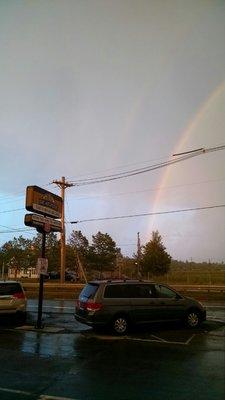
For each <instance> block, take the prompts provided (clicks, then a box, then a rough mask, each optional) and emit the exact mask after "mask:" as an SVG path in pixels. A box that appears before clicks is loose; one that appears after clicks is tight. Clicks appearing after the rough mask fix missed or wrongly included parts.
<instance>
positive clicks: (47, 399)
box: [39, 394, 77, 400]
mask: <svg viewBox="0 0 225 400" xmlns="http://www.w3.org/2000/svg"><path fill="white" fill-rule="evenodd" d="M39 399H40V400H77V399H74V398H72V397H57V396H48V395H45V394H42V395H41V396H40V397H39Z"/></svg>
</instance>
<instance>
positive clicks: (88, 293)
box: [80, 283, 99, 299]
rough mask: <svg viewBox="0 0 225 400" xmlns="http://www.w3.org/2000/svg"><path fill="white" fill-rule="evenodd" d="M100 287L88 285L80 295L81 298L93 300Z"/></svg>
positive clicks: (94, 284) (92, 284)
mask: <svg viewBox="0 0 225 400" xmlns="http://www.w3.org/2000/svg"><path fill="white" fill-rule="evenodd" d="M98 287H99V285H98V284H96V283H88V284H87V285H86V286H85V287H84V288H83V290H82V291H81V293H80V299H81V298H84V297H85V298H87V299H93V298H94V296H95V293H96V292H97V290H98Z"/></svg>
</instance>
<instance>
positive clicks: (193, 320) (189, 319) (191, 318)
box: [185, 310, 201, 328]
mask: <svg viewBox="0 0 225 400" xmlns="http://www.w3.org/2000/svg"><path fill="white" fill-rule="evenodd" d="M185 322H186V325H187V326H188V327H189V328H197V327H198V326H199V325H200V323H201V320H200V316H199V313H198V312H197V311H195V310H190V311H189V312H188V313H187V315H186V320H185Z"/></svg>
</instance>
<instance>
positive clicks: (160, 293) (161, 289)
mask: <svg viewBox="0 0 225 400" xmlns="http://www.w3.org/2000/svg"><path fill="white" fill-rule="evenodd" d="M155 288H156V293H157V297H160V298H170V299H171V298H175V297H176V292H174V291H173V290H171V289H169V288H168V287H166V286H163V285H155Z"/></svg>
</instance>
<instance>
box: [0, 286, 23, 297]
mask: <svg viewBox="0 0 225 400" xmlns="http://www.w3.org/2000/svg"><path fill="white" fill-rule="evenodd" d="M20 292H22V287H21V285H20V284H19V283H0V296H4V295H7V294H15V293H20Z"/></svg>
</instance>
